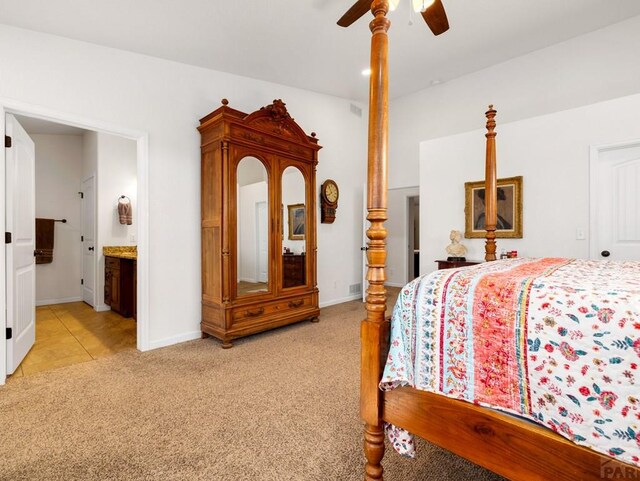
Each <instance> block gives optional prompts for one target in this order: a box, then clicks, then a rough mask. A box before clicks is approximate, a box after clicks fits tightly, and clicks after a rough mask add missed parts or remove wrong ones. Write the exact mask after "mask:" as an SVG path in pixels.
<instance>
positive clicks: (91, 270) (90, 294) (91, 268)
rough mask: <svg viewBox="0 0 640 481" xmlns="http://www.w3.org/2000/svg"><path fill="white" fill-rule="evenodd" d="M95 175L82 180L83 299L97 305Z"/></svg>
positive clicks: (91, 304)
mask: <svg viewBox="0 0 640 481" xmlns="http://www.w3.org/2000/svg"><path fill="white" fill-rule="evenodd" d="M95 186H96V180H95V177H94V176H91V177H89V178H87V179H85V180H84V181H83V182H82V279H83V283H82V300H83V301H84V302H86V303H87V304H89V305H90V306H92V307H95V305H96V301H95V282H96V276H95V272H96V271H95V269H96V256H95V254H96V252H95V205H96V188H95Z"/></svg>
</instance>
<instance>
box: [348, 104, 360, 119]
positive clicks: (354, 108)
mask: <svg viewBox="0 0 640 481" xmlns="http://www.w3.org/2000/svg"><path fill="white" fill-rule="evenodd" d="M350 108H351V113H352V114H353V115H357V116H358V117H362V109H361V108H360V107H358V106H357V105H354V104H351V107H350Z"/></svg>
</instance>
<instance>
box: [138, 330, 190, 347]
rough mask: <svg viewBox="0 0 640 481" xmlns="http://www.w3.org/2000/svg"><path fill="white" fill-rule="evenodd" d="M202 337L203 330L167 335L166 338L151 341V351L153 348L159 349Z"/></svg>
mask: <svg viewBox="0 0 640 481" xmlns="http://www.w3.org/2000/svg"><path fill="white" fill-rule="evenodd" d="M201 337H202V332H201V331H192V332H185V333H184V334H178V335H177V336H173V337H165V338H164V339H158V340H157V341H150V342H149V351H151V350H153V349H159V348H161V347H167V346H172V345H174V344H179V343H181V342H187V341H193V340H195V339H200V338H201Z"/></svg>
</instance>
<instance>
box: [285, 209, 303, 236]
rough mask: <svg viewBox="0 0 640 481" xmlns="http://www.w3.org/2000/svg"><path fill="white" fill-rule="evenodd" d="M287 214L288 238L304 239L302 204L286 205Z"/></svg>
mask: <svg viewBox="0 0 640 481" xmlns="http://www.w3.org/2000/svg"><path fill="white" fill-rule="evenodd" d="M287 210H288V214H289V240H304V234H305V229H306V213H305V208H304V204H291V205H288V206H287Z"/></svg>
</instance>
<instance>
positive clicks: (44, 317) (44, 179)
mask: <svg viewBox="0 0 640 481" xmlns="http://www.w3.org/2000/svg"><path fill="white" fill-rule="evenodd" d="M6 121H7V126H9V124H10V123H14V124H15V125H17V127H16V126H15V125H14V127H13V130H17V129H20V130H21V131H23V133H24V134H25V135H26V139H28V141H31V142H32V144H33V147H34V152H35V156H34V157H35V158H34V163H33V169H32V172H31V173H23V174H21V175H24V176H26V177H29V175H31V176H32V177H33V194H34V195H32V197H33V203H34V206H33V209H31V207H30V208H29V209H27V210H25V209H23V208H22V207H20V205H19V204H20V203H21V202H22V203H23V202H24V201H25V199H26V197H28V196H26V195H22V194H18V195H17V197H16V192H15V191H12V190H11V189H9V185H10V183H11V182H12V177H13V176H12V175H7V179H6V186H7V189H6V197H7V198H6V199H5V200H6V205H7V218H9V217H11V215H10V213H9V212H10V211H11V212H12V218H13V220H15V219H16V218H22V219H26V218H27V217H29V216H30V215H31V216H32V217H34V218H35V219H38V220H37V221H35V222H33V224H31V225H32V227H33V234H34V235H33V238H34V243H35V249H34V250H33V256H34V258H35V259H33V261H34V262H35V276H34V277H35V279H34V282H33V287H32V288H31V290H32V291H33V292H32V293H30V295H31V294H33V302H32V303H31V304H33V307H32V309H33V310H34V312H33V315H34V316H33V317H34V321H35V322H34V324H35V326H34V327H35V344H34V345H33V348H31V349H30V350H29V352H28V354H26V357H24V359H20V356H17V357H16V356H10V355H9V354H10V351H11V348H10V346H8V347H7V354H8V356H7V364H6V368H7V369H6V371H7V373H8V374H11V373H12V372H13V373H14V376H19V375H28V374H31V373H35V372H39V371H42V370H48V369H52V368H56V367H60V366H65V365H69V364H74V363H77V362H85V361H90V360H92V359H96V358H98V357H103V356H105V355H109V354H111V353H114V352H119V351H122V350H126V349H135V348H136V346H137V345H139V344H140V342H139V339H137V338H138V332H139V330H140V329H139V327H138V326H137V325H136V321H135V317H136V316H135V307H134V309H133V310H126V311H123V310H122V309H121V307H122V306H121V302H122V300H123V299H124V298H125V297H127V296H126V295H125V293H124V292H123V290H124V289H125V288H127V286H128V289H129V290H130V291H131V293H130V295H129V296H128V297H129V298H132V299H136V298H137V285H136V281H137V278H138V277H139V276H137V275H136V273H135V270H134V271H131V269H129V272H130V273H131V279H130V280H129V281H128V284H127V283H125V282H121V281H123V277H124V275H125V273H126V272H127V270H126V268H125V267H124V266H120V264H119V262H118V267H122V269H121V270H119V271H118V272H117V276H112V277H109V276H108V267H115V264H114V263H110V262H109V259H111V258H112V257H113V259H117V260H118V261H119V260H120V259H122V260H123V262H125V261H126V262H131V264H132V266H134V267H135V263H136V257H137V256H136V254H137V243H136V242H137V237H138V236H137V227H138V223H137V222H134V221H137V220H138V215H137V212H136V205H137V202H136V201H137V198H138V185H137V184H138V182H137V172H138V167H139V159H138V153H139V149H138V142H137V141H136V140H133V139H131V138H125V137H122V136H116V135H111V134H107V133H104V132H97V131H94V130H90V129H85V128H79V127H76V126H70V125H66V124H63V123H58V122H52V121H48V120H42V119H39V118H34V117H30V116H28V115H24V114H16V115H7V119H6ZM9 158H10V155H9V154H8V155H7V162H8V163H7V165H9ZM27 182H28V181H27ZM30 195H31V194H30ZM122 196H125V197H126V199H128V201H129V202H130V205H129V212H128V213H129V215H128V216H126V215H125V216H124V217H123V216H122V215H121V212H120V213H119V212H118V209H119V204H120V203H121V198H122ZM16 198H17V200H16ZM28 202H31V201H28ZM35 219H34V220H35ZM123 219H124V222H122V220H123ZM30 223H31V221H30V222H25V225H27V226H28V224H30ZM7 226H9V224H7ZM107 246H111V247H115V248H116V249H115V250H114V251H113V253H114V255H113V256H109V257H107V256H105V255H104V248H105V247H107ZM16 247H17V243H16ZM8 257H9V254H8ZM8 264H9V262H7V268H9V265H8ZM9 274H11V273H9ZM13 284H15V282H14V279H13V277H12V276H11V275H8V276H7V286H6V287H7V293H8V294H9V292H10V291H12V290H15V289H13V288H14V285H13ZM18 287H19V286H18ZM18 295H20V294H19V293H18ZM115 301H118V302H117V303H116V302H115ZM24 304H25V305H24V306H21V307H20V309H22V310H23V311H24V312H25V316H24V318H25V319H28V318H29V315H30V313H29V312H27V311H28V310H29V309H27V307H28V306H27V304H29V302H25V303H24ZM134 306H135V304H134ZM11 315H12V313H8V315H7V317H8V319H7V320H8V321H11V320H12V319H11V318H10V316H11ZM21 315H22V314H21ZM14 317H15V316H14ZM9 324H10V323H9V322H8V323H7V325H8V326H9ZM18 324H19V323H18ZM9 327H12V326H9ZM16 327H18V326H16ZM16 334H17V330H16ZM7 343H8V344H9V343H10V340H8V341H7ZM3 377H4V376H3Z"/></svg>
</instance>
